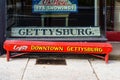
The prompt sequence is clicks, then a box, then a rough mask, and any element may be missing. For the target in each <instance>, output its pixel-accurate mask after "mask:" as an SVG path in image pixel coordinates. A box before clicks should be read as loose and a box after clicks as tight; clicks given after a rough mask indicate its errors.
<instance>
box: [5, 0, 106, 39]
mask: <svg viewBox="0 0 120 80" xmlns="http://www.w3.org/2000/svg"><path fill="white" fill-rule="evenodd" d="M105 9H106V8H105V2H104V0H7V28H6V35H7V37H8V38H18V39H20V38H24V39H31V38H32V39H33V38H34V39H39V40H80V39H82V38H101V37H104V35H105V26H106V23H105V22H106V21H105V17H106V11H105ZM83 41H84V40H83Z"/></svg>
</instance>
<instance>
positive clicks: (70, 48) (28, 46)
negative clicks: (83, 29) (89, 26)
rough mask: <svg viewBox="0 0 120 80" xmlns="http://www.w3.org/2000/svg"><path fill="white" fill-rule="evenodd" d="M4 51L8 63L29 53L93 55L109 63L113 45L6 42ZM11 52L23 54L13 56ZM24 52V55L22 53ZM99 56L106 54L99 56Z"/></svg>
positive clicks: (26, 41) (29, 41)
mask: <svg viewBox="0 0 120 80" xmlns="http://www.w3.org/2000/svg"><path fill="white" fill-rule="evenodd" d="M4 49H5V50H6V54H7V61H9V59H10V58H13V57H16V56H20V55H23V54H28V53H29V52H64V53H72V54H91V55H94V56H96V57H99V58H103V59H104V60H105V61H106V63H108V59H109V54H110V52H111V51H112V46H111V44H109V43H107V42H49V41H32V40H6V41H5V42H4ZM10 52H21V53H19V54H17V55H14V56H11V53H10ZM22 52H24V53H22ZM98 54H105V56H104V57H103V56H99V55H98Z"/></svg>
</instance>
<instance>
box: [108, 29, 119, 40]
mask: <svg viewBox="0 0 120 80" xmlns="http://www.w3.org/2000/svg"><path fill="white" fill-rule="evenodd" d="M106 35H107V36H106V37H107V39H108V40H109V41H120V32H117V31H107V32H106Z"/></svg>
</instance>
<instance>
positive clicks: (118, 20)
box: [114, 0, 120, 31]
mask: <svg viewBox="0 0 120 80" xmlns="http://www.w3.org/2000/svg"><path fill="white" fill-rule="evenodd" d="M114 12H115V14H114V31H120V0H115V7H114Z"/></svg>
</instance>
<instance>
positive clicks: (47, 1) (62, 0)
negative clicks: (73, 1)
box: [42, 0, 67, 5]
mask: <svg viewBox="0 0 120 80" xmlns="http://www.w3.org/2000/svg"><path fill="white" fill-rule="evenodd" d="M42 4H43V5H67V2H66V0H42Z"/></svg>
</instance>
